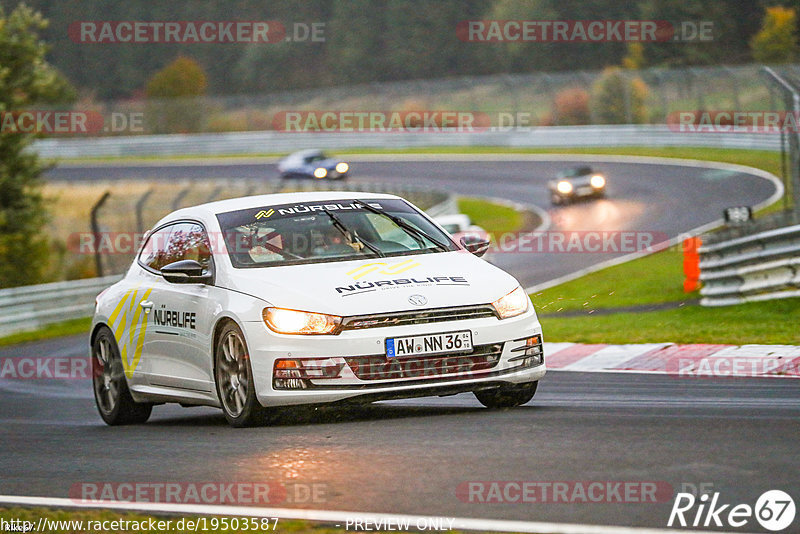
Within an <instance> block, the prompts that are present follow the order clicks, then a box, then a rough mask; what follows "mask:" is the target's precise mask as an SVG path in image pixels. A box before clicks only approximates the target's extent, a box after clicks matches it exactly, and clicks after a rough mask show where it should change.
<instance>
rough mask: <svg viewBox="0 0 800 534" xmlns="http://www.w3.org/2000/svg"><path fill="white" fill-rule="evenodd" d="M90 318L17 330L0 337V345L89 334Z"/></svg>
mask: <svg viewBox="0 0 800 534" xmlns="http://www.w3.org/2000/svg"><path fill="white" fill-rule="evenodd" d="M91 325H92V320H91V319H90V318H89V317H86V318H83V319H70V320H69V321H62V322H60V323H53V324H49V325H47V326H43V327H42V328H37V329H36V330H29V331H27V332H18V333H16V334H11V335H8V336H5V337H0V347H3V346H6V345H17V344H19V343H27V342H29V341H39V340H42V339H52V338H56V337H64V336H73V335H76V334H86V335H87V336H88V335H89V327H90V326H91Z"/></svg>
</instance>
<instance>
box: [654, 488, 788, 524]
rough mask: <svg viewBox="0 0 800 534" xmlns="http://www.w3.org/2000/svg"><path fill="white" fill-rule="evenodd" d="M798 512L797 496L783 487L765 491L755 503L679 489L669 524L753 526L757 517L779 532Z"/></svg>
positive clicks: (757, 519)
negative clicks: (733, 502) (795, 499)
mask: <svg viewBox="0 0 800 534" xmlns="http://www.w3.org/2000/svg"><path fill="white" fill-rule="evenodd" d="M795 512H796V510H795V504H794V500H793V499H792V498H791V496H789V494H788V493H786V492H784V491H781V490H769V491H766V492H764V493H763V494H762V495H761V496H760V497H759V498H758V500H756V504H755V506H750V505H749V504H744V503H742V504H737V505H732V504H724V503H722V502H721V501H720V494H719V492H715V493H713V494H712V495H708V494H703V495H700V497H699V498H698V497H695V496H694V495H692V494H691V493H678V494H677V495H676V497H675V503H674V504H673V505H672V511H671V512H670V514H669V521H668V522H667V526H668V527H671V526H673V525H674V526H681V527H733V528H742V527H746V526H748V525H750V526H751V528H752V526H753V525H752V521H753V519H755V521H757V522H758V524H759V525H761V527H762V528H765V529H766V530H769V531H772V532H779V531H781V530H785V529H787V528H789V527H790V526H791V525H792V523H793V522H794V518H795ZM793 532H796V530H795V531H793Z"/></svg>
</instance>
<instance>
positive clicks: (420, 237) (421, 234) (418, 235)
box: [356, 200, 450, 252]
mask: <svg viewBox="0 0 800 534" xmlns="http://www.w3.org/2000/svg"><path fill="white" fill-rule="evenodd" d="M356 202H358V203H359V204H361V207H362V208H364V209H365V210H367V211H369V212H372V213H376V214H378V215H382V216H384V217H386V218H387V219H389V220H390V221H392V222H393V223H394V224H396V225H397V226H399V227H400V228H401V229H402V230H405V232H406V233H407V234H408V235H410V236H411V237H413V238H414V241H416V242H417V244H419V246H420V248H427V247H426V246H425V241H424V240H425V239H427V240H428V241H430V242H431V243H433V244H434V245H436V248H438V249H440V250H442V251H444V252H449V251H450V247H448V246H447V245H445V244H444V243H442V242H440V241H438V240H436V239H434V238H433V237H432V236H431V235H430V234H428V233H427V232H425V231H423V230H420V229H419V228H417V227H416V226H414V225H413V224H409V223H407V222H406V221H404V220H403V219H401V218H400V217H397V216H396V215H392V214H391V213H386V212H385V211H383V210H379V209H378V208H375V207H372V206H370V205H369V204H367V203H366V202H364V201H363V200H356Z"/></svg>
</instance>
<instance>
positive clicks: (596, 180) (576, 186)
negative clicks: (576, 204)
mask: <svg viewBox="0 0 800 534" xmlns="http://www.w3.org/2000/svg"><path fill="white" fill-rule="evenodd" d="M547 188H548V189H549V190H550V202H552V203H553V205H555V206H559V205H561V204H568V203H569V202H572V201H574V200H577V199H580V198H603V197H605V196H606V177H605V176H604V175H603V174H602V173H600V172H597V171H596V170H594V169H592V167H590V166H588V165H580V166H577V167H570V168H568V169H564V170H563V171H561V172H560V173H558V176H557V177H556V179H555V180H551V181H550V182H548V183H547Z"/></svg>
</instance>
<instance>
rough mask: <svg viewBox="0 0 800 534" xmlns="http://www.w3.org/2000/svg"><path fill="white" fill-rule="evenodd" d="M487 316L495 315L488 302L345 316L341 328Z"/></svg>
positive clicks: (403, 324) (374, 326)
mask: <svg viewBox="0 0 800 534" xmlns="http://www.w3.org/2000/svg"><path fill="white" fill-rule="evenodd" d="M487 317H497V314H496V313H495V311H494V308H492V307H491V306H490V305H488V304H486V305H481V306H458V307H453V308H435V309H431V310H419V311H416V310H409V311H402V312H393V313H379V314H374V315H358V316H354V317H347V318H346V319H345V320H344V322H343V323H342V328H341V329H342V330H362V329H364V328H381V327H385V326H405V325H418V324H429V323H442V322H445V321H463V320H466V319H485V318H487Z"/></svg>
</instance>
